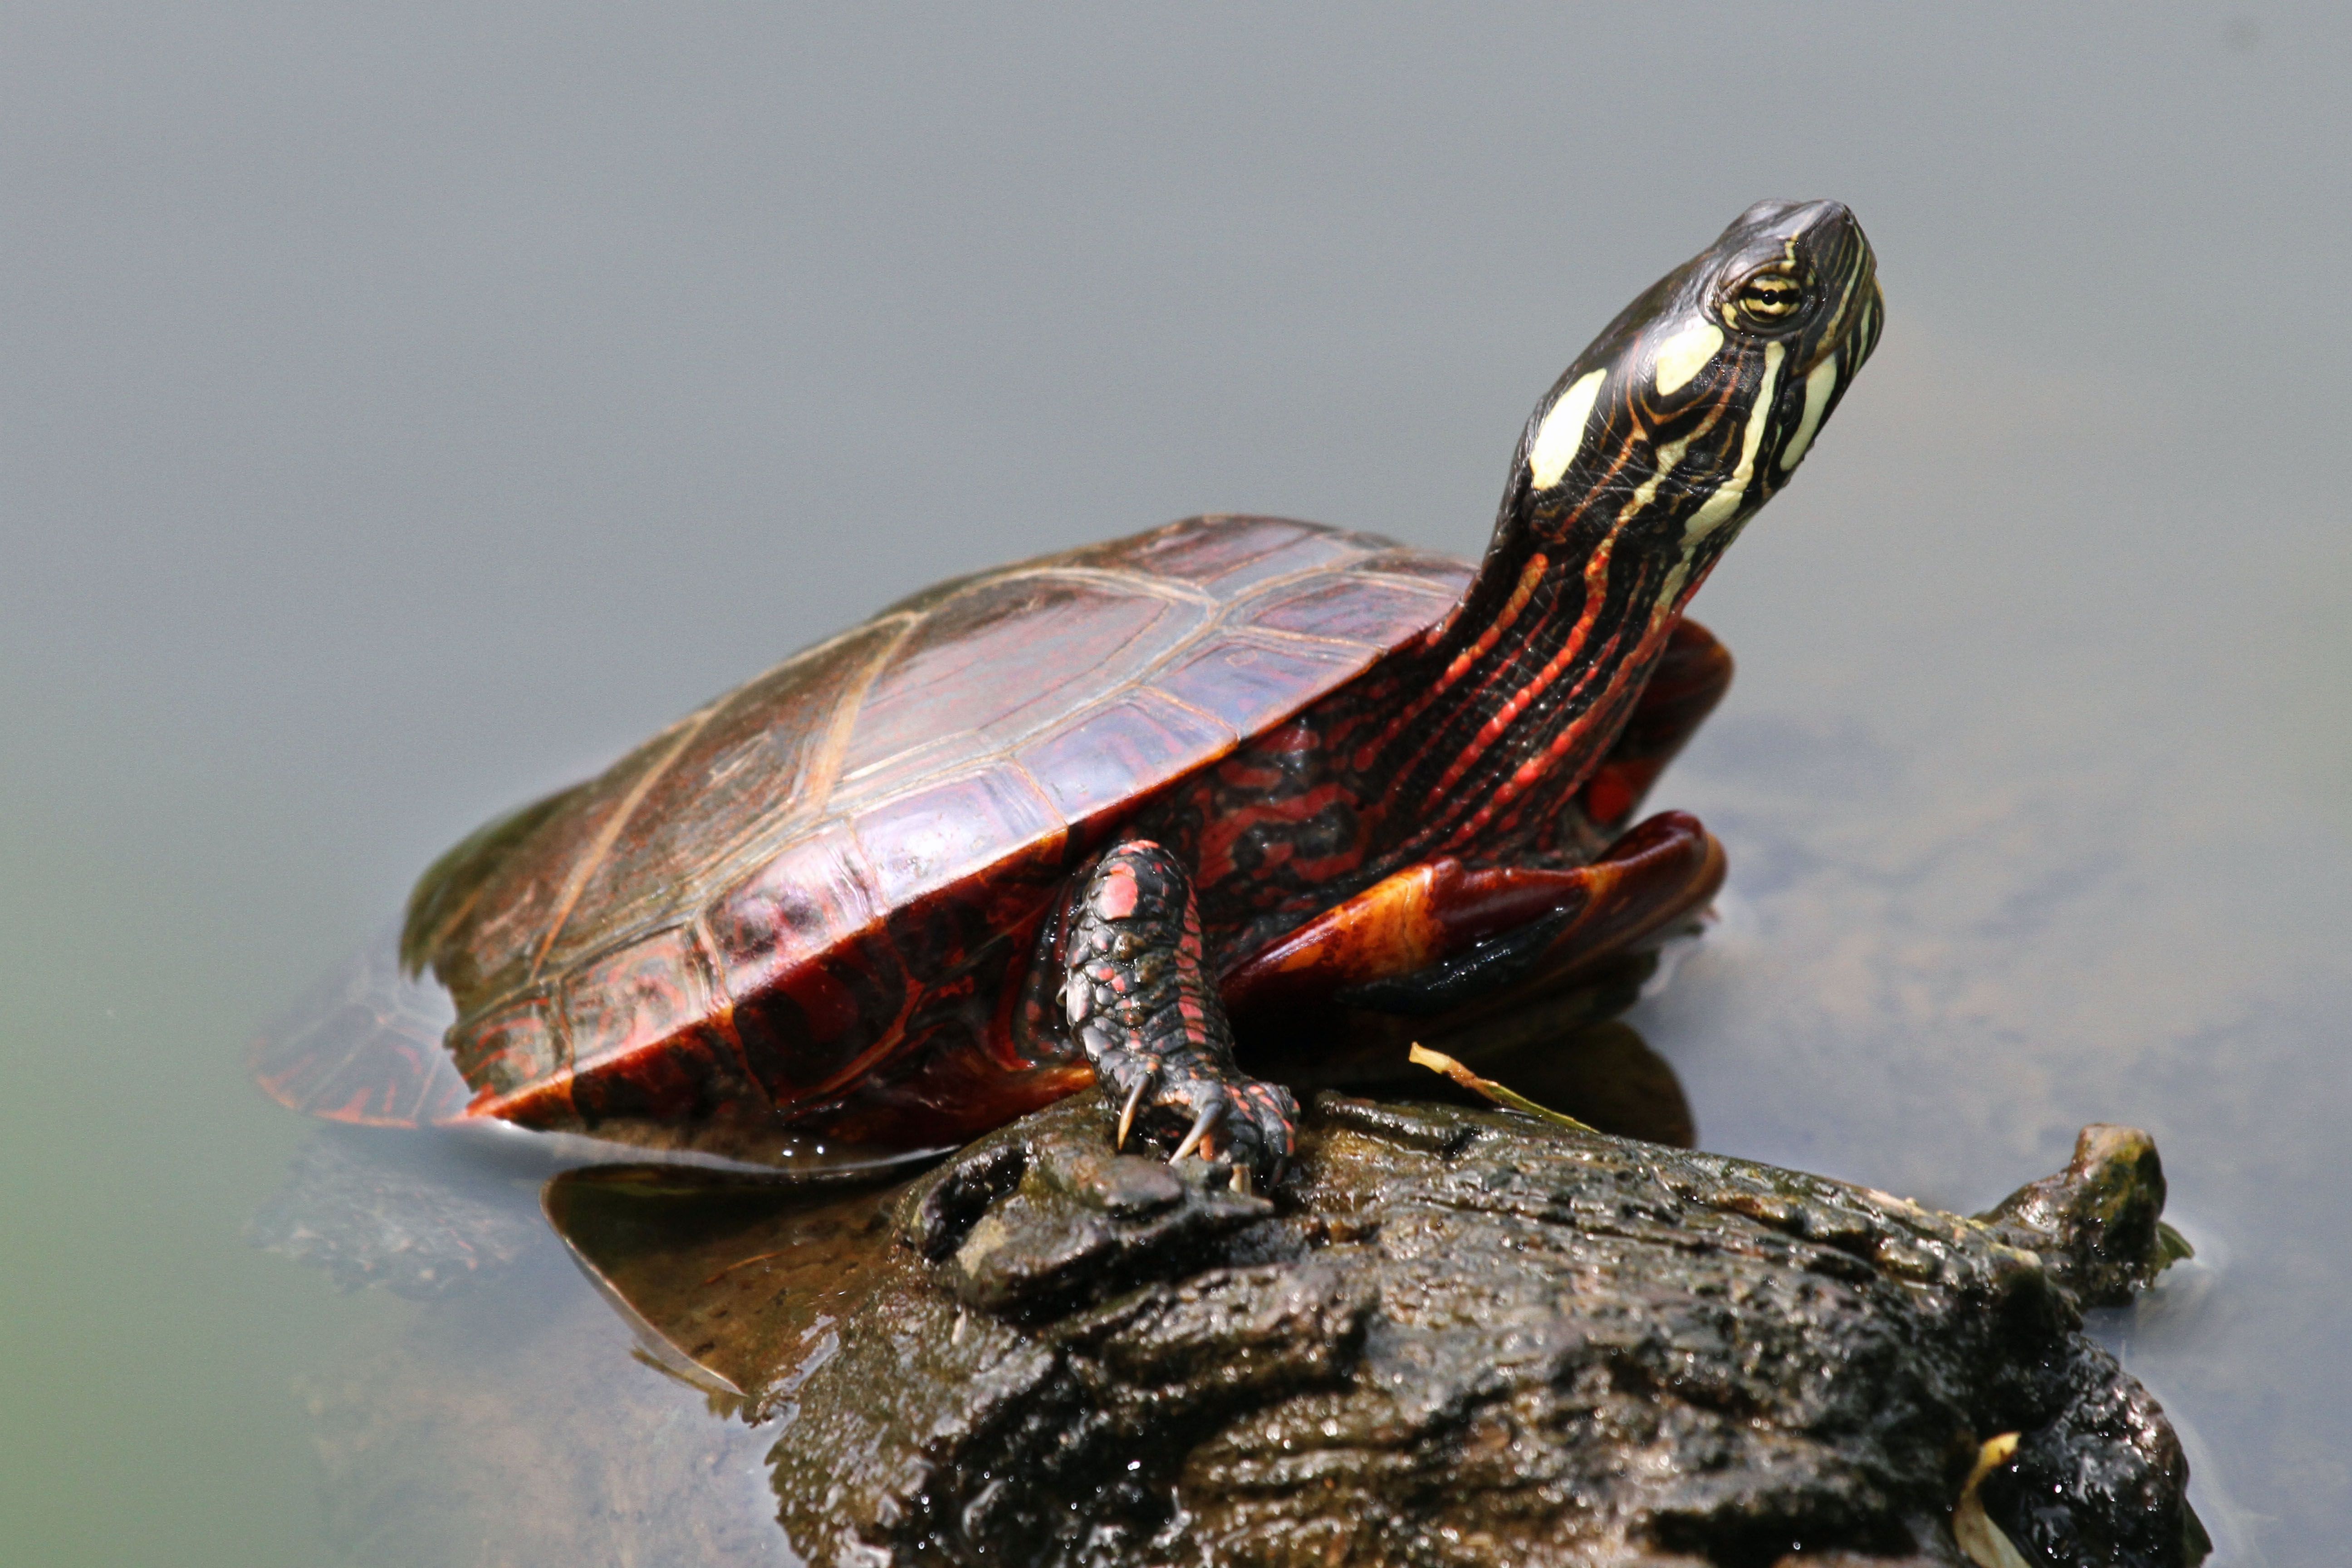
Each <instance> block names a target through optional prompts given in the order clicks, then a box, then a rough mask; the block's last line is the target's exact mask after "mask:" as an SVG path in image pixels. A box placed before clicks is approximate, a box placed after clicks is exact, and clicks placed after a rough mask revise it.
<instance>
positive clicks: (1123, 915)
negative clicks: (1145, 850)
mask: <svg viewBox="0 0 2352 1568" xmlns="http://www.w3.org/2000/svg"><path fill="white" fill-rule="evenodd" d="M1142 896H1143V892H1142V889H1139V888H1138V887H1137V886H1136V885H1135V873H1134V872H1133V871H1132V870H1130V869H1129V868H1127V867H1125V866H1114V867H1112V868H1110V870H1109V872H1108V873H1107V874H1106V875H1105V876H1104V877H1102V878H1101V879H1099V880H1098V881H1097V882H1096V884H1095V913H1097V914H1098V915H1100V916H1102V918H1103V919H1105V920H1107V921H1123V920H1125V919H1127V917H1128V916H1129V915H1131V914H1133V913H1134V912H1135V906H1136V902H1137V900H1139V899H1141V898H1142ZM1113 984H1118V986H1119V989H1120V990H1125V989H1126V986H1125V985H1124V984H1120V983H1118V982H1116V981H1114V982H1113Z"/></svg>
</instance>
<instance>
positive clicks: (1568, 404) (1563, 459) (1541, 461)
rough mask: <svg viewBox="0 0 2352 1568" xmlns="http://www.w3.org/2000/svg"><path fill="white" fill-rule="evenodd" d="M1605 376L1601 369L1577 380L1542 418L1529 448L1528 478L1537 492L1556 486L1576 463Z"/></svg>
mask: <svg viewBox="0 0 2352 1568" xmlns="http://www.w3.org/2000/svg"><path fill="white" fill-rule="evenodd" d="M1607 374H1609V372H1608V370H1607V369H1606V368H1605V367H1604V368H1602V369H1601V370H1596V371H1591V372H1588V373H1586V374H1583V375H1580V376H1578V377H1577V378H1576V380H1575V382H1574V383H1573V384H1570V387H1569V389H1568V390H1567V391H1566V392H1563V393H1561V394H1560V395H1559V402H1558V403H1555V404H1553V405H1551V412H1550V413H1549V414H1547V415H1545V416H1544V418H1543V424H1542V425H1540V426H1538V427H1537V429H1536V438H1535V440H1534V441H1533V442H1532V443H1530V444H1529V445H1528V479H1532V480H1534V481H1535V487H1536V489H1539V490H1548V489H1551V487H1552V486H1554V485H1556V484H1558V483H1559V477H1560V475H1562V474H1564V473H1566V472H1568V466H1569V465H1570V463H1572V462H1574V461H1576V452H1577V448H1578V447H1581V446H1583V445H1584V424H1585V421H1586V420H1587V419H1590V418H1591V416H1592V400H1593V399H1594V398H1595V397H1597V396H1599V395H1601V378H1602V377H1603V376H1605V375H1607Z"/></svg>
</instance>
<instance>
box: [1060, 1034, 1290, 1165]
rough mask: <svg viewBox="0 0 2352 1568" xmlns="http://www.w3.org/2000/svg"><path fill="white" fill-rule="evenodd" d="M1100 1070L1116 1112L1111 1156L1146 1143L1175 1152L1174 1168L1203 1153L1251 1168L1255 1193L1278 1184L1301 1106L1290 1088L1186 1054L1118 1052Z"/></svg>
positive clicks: (1108, 1054)
mask: <svg viewBox="0 0 2352 1568" xmlns="http://www.w3.org/2000/svg"><path fill="white" fill-rule="evenodd" d="M1095 1071H1096V1074H1097V1077H1098V1078H1099V1079H1101V1081H1102V1085H1103V1098H1104V1101H1105V1106H1106V1109H1108V1108H1110V1107H1114V1106H1115V1107H1116V1108H1117V1120H1116V1122H1115V1123H1114V1126H1115V1131H1113V1133H1112V1136H1111V1148H1112V1149H1113V1151H1114V1152H1125V1151H1126V1150H1127V1148H1128V1146H1129V1143H1131V1142H1135V1141H1137V1140H1147V1141H1149V1142H1153V1143H1156V1144H1158V1145H1159V1146H1160V1148H1163V1149H1166V1148H1171V1147H1172V1148H1173V1149H1174V1151H1175V1152H1173V1153H1172V1154H1171V1155H1170V1156H1169V1157H1168V1159H1169V1163H1171V1164H1173V1163H1176V1162H1177V1161H1180V1160H1181V1159H1183V1158H1185V1157H1186V1156H1187V1155H1190V1154H1194V1153H1198V1154H1199V1155H1201V1157H1202V1159H1204V1160H1208V1161H1210V1162H1211V1163H1215V1164H1230V1165H1232V1166H1234V1168H1236V1169H1238V1168H1240V1167H1242V1166H1247V1167H1248V1168H1249V1181H1250V1186H1251V1190H1253V1191H1255V1192H1259V1193H1264V1192H1265V1191H1267V1190H1269V1189H1270V1188H1271V1187H1273V1186H1276V1185H1278V1184H1279V1183H1280V1180H1281V1170H1282V1168H1283V1167H1284V1166H1285V1165H1286V1164H1287V1163H1288V1161H1289V1158H1290V1152H1291V1147H1292V1142H1293V1141H1294V1139H1295V1138H1296V1136H1297V1125H1298V1102H1297V1100H1293V1099H1292V1098H1291V1096H1290V1092H1289V1090H1287V1089H1281V1088H1278V1087H1276V1085H1273V1084H1269V1083H1260V1082H1258V1081H1256V1080H1255V1079H1248V1078H1244V1077H1243V1076H1242V1075H1241V1074H1240V1073H1238V1072H1236V1071H1234V1069H1233V1068H1231V1067H1230V1066H1229V1065H1226V1064H1223V1063H1210V1062H1202V1061H1197V1060H1194V1059H1193V1058H1191V1057H1190V1056H1188V1055H1183V1054H1178V1055H1172V1056H1160V1055H1158V1054H1156V1053H1153V1052H1150V1051H1128V1050H1121V1049H1118V1048H1116V1047H1114V1048H1112V1049H1110V1050H1107V1051H1104V1052H1103V1053H1102V1054H1101V1055H1100V1056H1099V1057H1098V1058H1097V1059H1096V1062H1095Z"/></svg>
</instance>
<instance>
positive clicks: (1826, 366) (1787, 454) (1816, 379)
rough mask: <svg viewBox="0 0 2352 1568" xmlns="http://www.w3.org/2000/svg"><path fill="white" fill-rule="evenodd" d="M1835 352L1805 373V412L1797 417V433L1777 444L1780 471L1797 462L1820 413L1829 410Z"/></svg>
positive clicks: (1835, 380) (1835, 370) (1835, 379)
mask: <svg viewBox="0 0 2352 1568" xmlns="http://www.w3.org/2000/svg"><path fill="white" fill-rule="evenodd" d="M1837 383H1838V367H1837V355H1835V354H1832V355H1830V357H1829V358H1827V359H1825V360H1823V361H1822V363H1819V364H1817V365H1815V366H1813V368H1812V371H1811V374H1808V375H1807V376H1806V377H1805V412H1804V413H1803V414H1802V415H1801V416H1799V417H1798V420H1797V433H1796V434H1795V435H1793V436H1791V437H1789V441H1788V445H1786V446H1784V447H1781V448H1780V471H1781V472H1782V473H1784V474H1785V473H1787V472H1788V471H1789V470H1790V468H1795V467H1796V466H1797V464H1798V463H1799V461H1801V459H1802V458H1803V457H1804V455H1805V451H1806V448H1808V447H1811V445H1812V444H1813V432H1814V431H1816V430H1818V429H1820V428H1821V427H1822V415H1824V414H1826V413H1828V412H1829V407H1830V394H1831V393H1832V392H1834V391H1836V390H1837Z"/></svg>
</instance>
